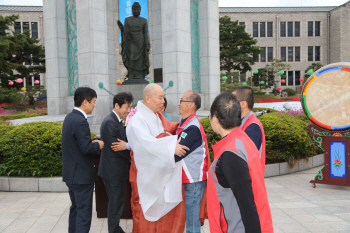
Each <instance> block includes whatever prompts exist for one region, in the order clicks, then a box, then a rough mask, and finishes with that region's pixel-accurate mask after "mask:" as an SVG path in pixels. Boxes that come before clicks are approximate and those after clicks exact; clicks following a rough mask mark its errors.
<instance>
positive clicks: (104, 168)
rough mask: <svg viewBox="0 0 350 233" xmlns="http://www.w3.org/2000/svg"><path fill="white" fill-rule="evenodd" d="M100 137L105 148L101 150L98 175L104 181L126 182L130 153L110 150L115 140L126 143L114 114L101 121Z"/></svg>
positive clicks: (122, 127) (124, 135)
mask: <svg viewBox="0 0 350 233" xmlns="http://www.w3.org/2000/svg"><path fill="white" fill-rule="evenodd" d="M100 137H101V140H102V141H103V142H104V143H105V146H104V148H103V149H102V154H101V159H100V165H99V168H98V175H99V176H101V177H102V178H104V179H106V180H126V179H127V178H128V174H129V161H130V151H129V150H123V151H113V150H112V148H111V146H112V143H113V142H117V138H119V139H120V140H123V141H125V142H127V138H126V134H125V130H124V126H123V125H122V124H121V123H120V122H119V121H118V118H117V116H116V115H115V113H114V112H111V113H110V114H109V115H108V116H107V117H106V118H105V119H103V122H102V124H101V132H100Z"/></svg>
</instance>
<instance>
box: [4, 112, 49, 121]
mask: <svg viewBox="0 0 350 233" xmlns="http://www.w3.org/2000/svg"><path fill="white" fill-rule="evenodd" d="M36 116H42V115H40V114H34V113H31V114H6V115H0V120H3V121H6V120H16V119H22V118H28V117H36Z"/></svg>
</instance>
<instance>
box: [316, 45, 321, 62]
mask: <svg viewBox="0 0 350 233" xmlns="http://www.w3.org/2000/svg"><path fill="white" fill-rule="evenodd" d="M315 61H321V46H315Z"/></svg>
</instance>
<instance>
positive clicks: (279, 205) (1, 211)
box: [0, 167, 350, 233]
mask: <svg viewBox="0 0 350 233" xmlns="http://www.w3.org/2000/svg"><path fill="white" fill-rule="evenodd" d="M320 168H321V167H318V168H314V169H310V170H306V171H302V172H298V173H292V174H288V175H284V176H277V177H270V178H265V182H266V187H267V192H268V197H269V202H270V206H271V211H272V218H273V223H274V230H275V233H279V232H349V233H350V188H348V187H339V186H331V185H320V184H319V185H317V187H316V188H315V189H314V188H312V186H311V184H310V183H309V181H310V180H311V179H312V178H313V177H314V176H315V175H316V174H317V171H318V170H319V169H320ZM69 206H70V200H69V196H68V193H43V192H41V193H39V192H0V232H4V233H17V232H35V233H47V232H52V233H59V232H67V227H68V214H69ZM94 209H95V208H94ZM121 226H122V227H123V229H124V230H125V231H126V232H131V231H132V220H122V221H121ZM90 232H91V233H97V232H98V233H107V232H108V230H107V221H106V219H98V218H96V212H95V211H94V213H93V219H92V226H91V231H90ZM202 233H209V225H208V222H206V223H205V225H204V227H202Z"/></svg>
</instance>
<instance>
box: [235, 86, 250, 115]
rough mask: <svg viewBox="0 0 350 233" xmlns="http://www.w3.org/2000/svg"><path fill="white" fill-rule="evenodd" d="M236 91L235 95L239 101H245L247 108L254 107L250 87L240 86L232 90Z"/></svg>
mask: <svg viewBox="0 0 350 233" xmlns="http://www.w3.org/2000/svg"><path fill="white" fill-rule="evenodd" d="M233 91H234V92H236V94H235V95H236V96H237V98H238V99H239V101H246V102H247V104H248V108H249V110H252V109H253V107H254V91H253V89H252V88H250V87H247V86H240V87H237V88H235V89H234V90H233Z"/></svg>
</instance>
